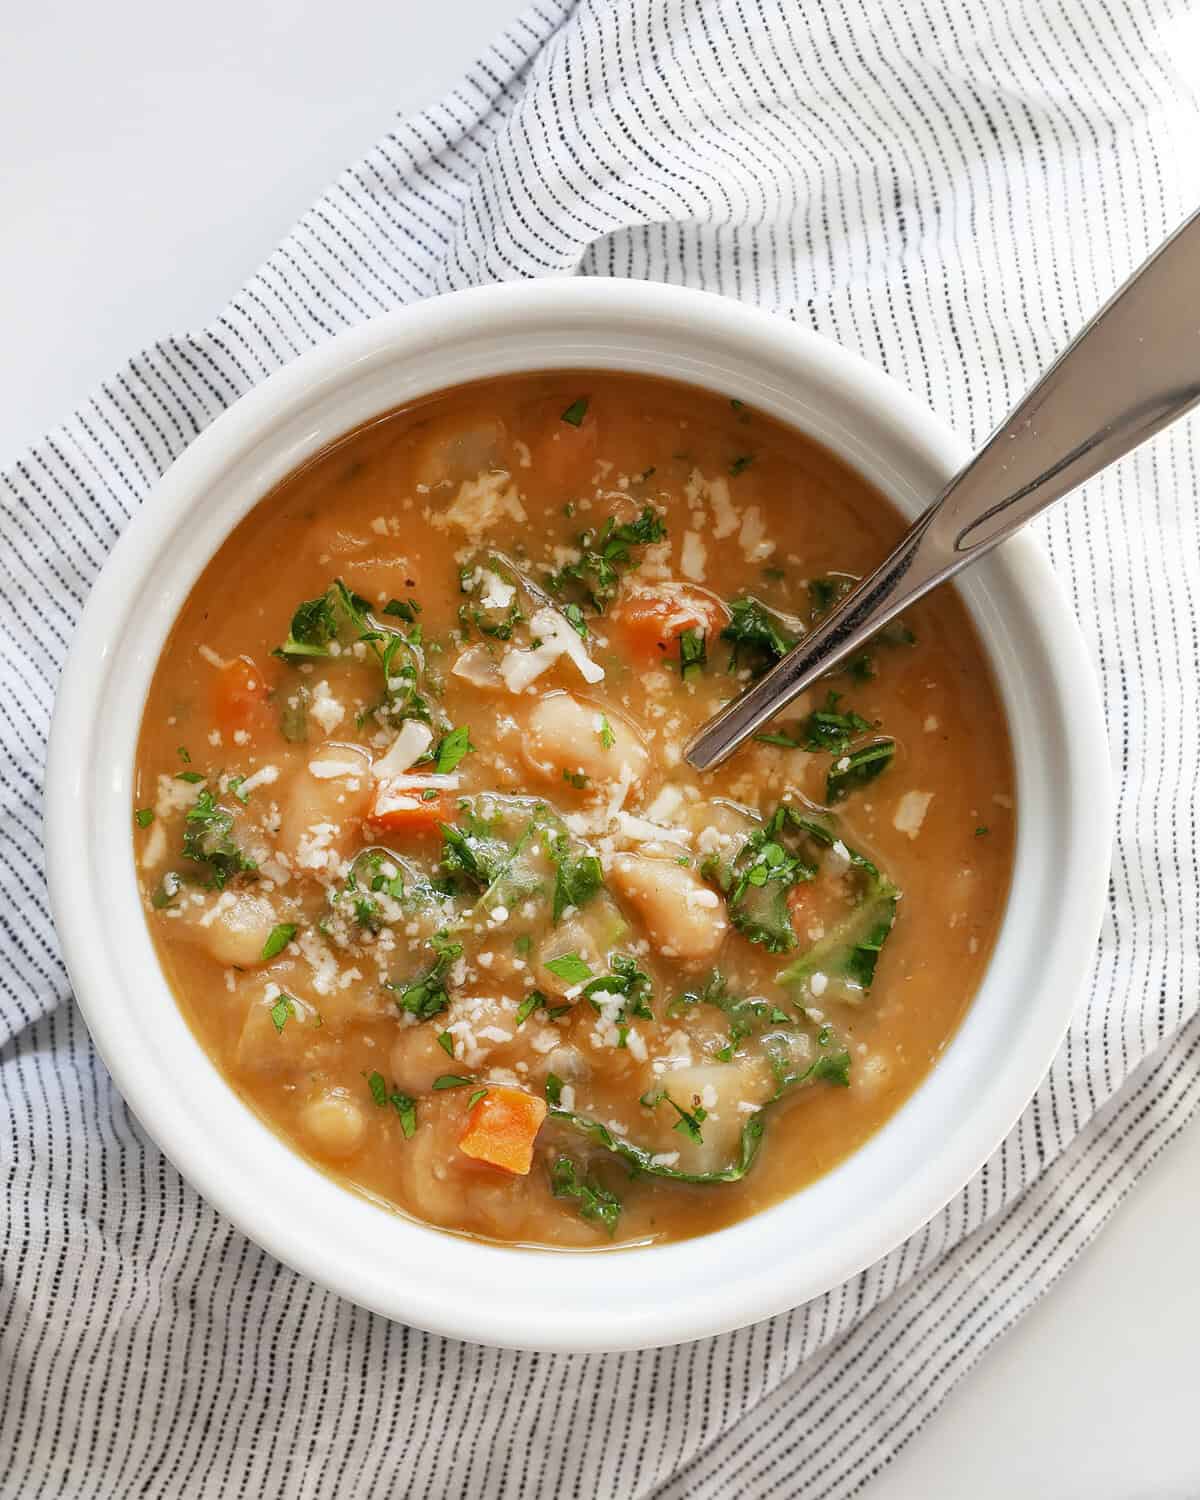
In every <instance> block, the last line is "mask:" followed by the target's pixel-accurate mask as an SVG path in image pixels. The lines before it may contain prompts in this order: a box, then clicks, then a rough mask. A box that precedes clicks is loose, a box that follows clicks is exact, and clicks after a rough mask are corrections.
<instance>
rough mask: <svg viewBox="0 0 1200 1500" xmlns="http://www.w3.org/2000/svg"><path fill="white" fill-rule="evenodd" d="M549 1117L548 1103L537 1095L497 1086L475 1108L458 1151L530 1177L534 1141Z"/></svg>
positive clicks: (472, 1110) (468, 1116) (468, 1120)
mask: <svg viewBox="0 0 1200 1500" xmlns="http://www.w3.org/2000/svg"><path fill="white" fill-rule="evenodd" d="M546 1113H547V1111H546V1101H545V1100H544V1099H539V1098H538V1097H537V1095H536V1094H527V1093H526V1092H525V1090H524V1089H515V1088H509V1087H507V1086H505V1085H503V1084H495V1085H493V1086H492V1087H491V1088H489V1089H488V1091H487V1093H486V1094H484V1095H483V1097H482V1098H481V1099H478V1100H476V1102H475V1104H474V1105H473V1106H472V1108H471V1112H470V1113H469V1114H468V1115H467V1123H466V1126H465V1128H464V1130H463V1133H462V1135H461V1136H459V1139H458V1149H459V1150H460V1151H461V1152H462V1153H463V1154H464V1156H470V1157H473V1158H474V1159H475V1160H476V1161H485V1162H488V1163H490V1165H492V1166H493V1167H500V1168H501V1169H502V1170H503V1171H505V1172H513V1173H515V1174H516V1175H518V1176H521V1177H525V1176H528V1174H529V1169H530V1167H532V1165H533V1143H534V1139H535V1138H536V1136H537V1133H538V1131H539V1130H540V1129H541V1126H542V1121H543V1120H544V1119H545V1118H546Z"/></svg>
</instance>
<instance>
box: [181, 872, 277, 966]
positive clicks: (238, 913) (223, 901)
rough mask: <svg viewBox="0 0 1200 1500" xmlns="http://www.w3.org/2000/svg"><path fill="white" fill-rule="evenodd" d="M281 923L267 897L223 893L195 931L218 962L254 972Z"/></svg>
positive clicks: (238, 892)
mask: <svg viewBox="0 0 1200 1500" xmlns="http://www.w3.org/2000/svg"><path fill="white" fill-rule="evenodd" d="M209 916H211V917H212V920H211V921H208V917H209ZM278 921H279V918H278V916H277V915H276V912H275V908H274V907H273V906H272V905H271V903H270V902H269V901H268V900H267V898H266V897H265V896H256V895H254V894H253V892H251V891H223V892H222V893H221V895H219V896H218V897H216V900H215V902H214V905H213V906H211V907H209V909H208V912H207V913H206V914H205V916H204V917H203V918H201V920H200V921H198V922H196V923H195V924H194V926H192V928H191V931H192V933H193V934H194V935H195V936H196V937H197V938H198V939H199V940H200V942H202V943H203V944H204V946H205V947H206V948H207V949H208V951H209V953H211V954H212V956H213V958H215V959H216V960H217V962H218V963H220V964H232V965H234V966H235V967H237V968H239V969H251V968H254V967H255V966H256V965H258V964H261V963H262V961H263V956H262V950H263V945H264V943H265V942H266V941H267V939H268V938H269V937H270V936H271V932H272V930H273V929H274V928H275V926H276V924H277V922H278Z"/></svg>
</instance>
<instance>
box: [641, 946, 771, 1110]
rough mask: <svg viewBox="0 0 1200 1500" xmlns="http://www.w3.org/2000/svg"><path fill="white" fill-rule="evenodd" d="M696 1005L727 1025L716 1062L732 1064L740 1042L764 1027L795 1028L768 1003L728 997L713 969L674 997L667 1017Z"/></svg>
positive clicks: (725, 988)
mask: <svg viewBox="0 0 1200 1500" xmlns="http://www.w3.org/2000/svg"><path fill="white" fill-rule="evenodd" d="M695 1005H711V1006H712V1007H713V1008H714V1009H715V1010H719V1011H720V1012H721V1013H722V1014H723V1015H724V1016H725V1017H726V1019H727V1021H728V1023H729V1041H728V1042H727V1043H726V1045H725V1046H724V1047H721V1048H720V1049H719V1050H718V1051H717V1052H716V1053H715V1054H714V1056H715V1057H716V1059H717V1061H718V1062H731V1061H732V1060H733V1054H734V1052H735V1051H736V1050H737V1048H738V1046H739V1045H740V1043H742V1042H743V1041H744V1040H745V1039H746V1037H748V1036H752V1035H753V1034H754V1033H755V1032H757V1031H762V1030H763V1029H764V1028H765V1027H768V1026H789V1027H794V1026H795V1024H796V1020H795V1017H794V1016H790V1015H789V1014H788V1013H787V1011H785V1010H781V1009H780V1008H779V1006H777V1005H772V1004H770V1002H769V1001H767V1000H763V999H761V998H759V997H757V996H750V997H746V996H742V995H734V994H731V993H730V990H729V986H728V984H727V982H726V979H725V976H724V975H723V974H722V973H721V971H720V970H719V969H714V970H713V971H712V973H711V974H709V976H708V978H707V979H706V980H705V982H704V985H703V988H701V989H699V990H687V991H685V992H684V993H683V994H682V995H676V997H675V998H674V1000H672V1001H671V1003H670V1005H668V1006H667V1015H668V1016H679V1015H684V1014H686V1013H687V1011H688V1010H690V1009H691V1007H692V1006H695ZM643 1102H645V1101H643Z"/></svg>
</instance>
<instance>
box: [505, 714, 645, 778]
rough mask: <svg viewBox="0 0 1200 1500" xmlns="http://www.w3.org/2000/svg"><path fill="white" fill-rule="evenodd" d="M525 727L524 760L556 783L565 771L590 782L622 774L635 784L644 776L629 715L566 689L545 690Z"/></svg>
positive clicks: (642, 758)
mask: <svg viewBox="0 0 1200 1500" xmlns="http://www.w3.org/2000/svg"><path fill="white" fill-rule="evenodd" d="M606 725H607V733H606ZM528 730H529V732H528V734H527V736H526V738H525V740H524V742H523V745H522V754H523V755H524V757H525V764H526V765H527V766H528V767H529V769H530V770H531V771H533V772H534V773H535V774H536V775H538V776H542V777H544V778H545V779H546V780H547V781H551V782H554V783H556V784H558V785H561V784H562V781H563V774H564V772H565V773H566V774H567V775H568V776H579V775H582V776H586V777H587V782H588V786H589V787H594V786H605V785H612V784H615V783H617V782H619V781H621V780H622V779H624V780H626V781H628V782H629V784H630V786H631V787H635V786H637V785H639V784H640V783H642V782H644V781H645V779H646V775H647V771H648V768H649V763H650V757H649V755H648V754H647V753H646V747H645V746H644V745H643V744H642V742H641V740H640V738H639V737H638V732H637V730H636V729H635V728H634V727H633V725H632V724H631V723H630V722H629V720H628V719H626V718H624V717H622V715H620V714H617V713H614V712H613V711H612V710H611V709H599V708H597V707H596V705H595V704H594V703H584V702H582V701H581V700H580V699H578V698H576V697H575V696H574V695H573V694H571V693H550V694H548V695H547V696H546V697H545V698H542V699H541V700H540V701H539V702H538V704H537V706H536V707H535V708H534V710H533V712H532V713H531V714H530V715H529V723H528ZM608 740H611V744H608V743H606V741H608Z"/></svg>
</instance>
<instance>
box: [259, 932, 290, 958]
mask: <svg viewBox="0 0 1200 1500" xmlns="http://www.w3.org/2000/svg"><path fill="white" fill-rule="evenodd" d="M295 936H296V924H295V922H280V923H279V925H278V926H277V927H273V928H272V929H271V935H270V937H268V938H267V940H266V942H265V943H264V944H263V949H262V954H261V957H262V960H263V962H264V963H266V962H267V960H268V959H271V958H275V957H277V956H278V955H279V954H280V953H282V952H283V950H284V949H285V948H286V947H287V945H288V944H289V943H290V942H291V940H292V939H293V938H294V937H295Z"/></svg>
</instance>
